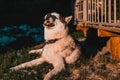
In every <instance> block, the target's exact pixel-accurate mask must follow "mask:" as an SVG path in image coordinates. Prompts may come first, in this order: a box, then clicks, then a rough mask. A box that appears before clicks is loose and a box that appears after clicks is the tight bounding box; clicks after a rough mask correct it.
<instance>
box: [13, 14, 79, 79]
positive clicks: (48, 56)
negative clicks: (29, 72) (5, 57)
mask: <svg viewBox="0 0 120 80" xmlns="http://www.w3.org/2000/svg"><path fill="white" fill-rule="evenodd" d="M52 15H55V16H57V17H59V14H58V13H52ZM69 19H70V18H69ZM66 21H67V20H66ZM44 30H45V40H46V41H48V40H51V39H58V40H57V41H56V42H55V43H51V44H46V45H45V46H44V47H43V49H38V50H31V51H30V52H29V53H39V54H41V57H40V58H38V59H35V60H33V61H30V62H26V63H23V64H20V65H18V66H15V67H13V68H11V69H13V70H19V69H21V68H25V67H31V66H37V65H39V64H42V63H43V62H48V63H51V64H52V65H53V67H54V69H53V70H51V71H50V72H48V73H47V75H46V76H45V78H44V80H50V78H51V77H52V76H53V75H56V74H57V73H59V72H60V71H62V70H64V69H65V64H64V62H66V63H67V64H72V63H74V62H75V61H76V60H77V59H78V58H79V56H80V54H81V52H80V48H79V46H77V45H76V43H75V41H74V40H73V38H72V37H71V36H70V35H69V34H68V27H67V26H65V24H63V23H62V22H60V20H59V19H56V21H55V26H54V27H52V28H48V26H44Z"/></svg>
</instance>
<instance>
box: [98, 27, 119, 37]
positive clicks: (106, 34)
mask: <svg viewBox="0 0 120 80" xmlns="http://www.w3.org/2000/svg"><path fill="white" fill-rule="evenodd" d="M98 36H99V37H120V35H119V34H117V33H113V32H109V31H105V30H101V29H98Z"/></svg>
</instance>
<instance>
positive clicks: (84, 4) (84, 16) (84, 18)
mask: <svg viewBox="0 0 120 80" xmlns="http://www.w3.org/2000/svg"><path fill="white" fill-rule="evenodd" d="M83 20H84V21H87V0H84V2H83Z"/></svg>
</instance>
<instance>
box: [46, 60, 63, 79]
mask: <svg viewBox="0 0 120 80" xmlns="http://www.w3.org/2000/svg"><path fill="white" fill-rule="evenodd" d="M53 66H54V69H53V70H51V71H50V72H48V73H47V75H46V76H45V78H44V80H50V79H51V78H52V76H54V75H56V74H57V73H59V72H61V71H62V70H65V65H64V60H63V59H62V58H59V59H56V58H55V61H54V63H53Z"/></svg>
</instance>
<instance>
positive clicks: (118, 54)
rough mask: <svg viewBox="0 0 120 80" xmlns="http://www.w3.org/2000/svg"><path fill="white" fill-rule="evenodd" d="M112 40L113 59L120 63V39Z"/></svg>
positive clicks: (113, 38)
mask: <svg viewBox="0 0 120 80" xmlns="http://www.w3.org/2000/svg"><path fill="white" fill-rule="evenodd" d="M110 40H111V55H112V58H113V59H115V60H118V61H120V37H111V39H110Z"/></svg>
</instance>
